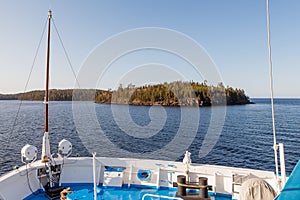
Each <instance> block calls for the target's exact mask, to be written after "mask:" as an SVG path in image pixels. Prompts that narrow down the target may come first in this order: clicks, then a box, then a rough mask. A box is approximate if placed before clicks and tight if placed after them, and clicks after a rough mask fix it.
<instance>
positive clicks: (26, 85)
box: [3, 20, 47, 152]
mask: <svg viewBox="0 0 300 200" xmlns="http://www.w3.org/2000/svg"><path fill="white" fill-rule="evenodd" d="M46 27H47V20H46V21H45V24H44V28H43V31H42V35H41V37H40V41H39V43H38V47H37V49H36V51H35V55H34V58H33V62H32V65H31V68H30V72H29V74H28V78H27V81H26V84H25V87H24V90H23V93H25V92H26V91H27V87H28V84H29V80H30V77H31V74H32V71H33V68H34V66H35V62H36V58H37V55H38V52H39V50H40V47H41V43H42V40H43V37H44V35H45V31H46ZM22 103H23V100H22V99H21V101H20V104H19V106H18V110H17V113H16V116H15V118H14V122H13V125H12V128H11V131H10V133H9V135H8V139H7V142H5V146H4V147H3V150H4V152H7V148H8V147H9V146H10V142H11V139H12V136H13V132H14V130H15V126H16V124H17V121H18V117H19V114H20V110H21V106H22Z"/></svg>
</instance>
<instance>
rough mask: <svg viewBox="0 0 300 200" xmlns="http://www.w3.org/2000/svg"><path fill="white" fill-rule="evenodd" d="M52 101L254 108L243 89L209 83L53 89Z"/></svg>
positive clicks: (29, 95)
mask: <svg viewBox="0 0 300 200" xmlns="http://www.w3.org/2000/svg"><path fill="white" fill-rule="evenodd" d="M44 95H45V91H43V90H36V91H30V92H26V93H19V94H7V95H1V94H0V100H29V101H43V100H44ZM49 100H50V101H74V100H75V101H94V102H95V103H106V104H127V105H136V106H153V105H157V106H170V107H178V106H187V107H189V106H196V107H197V106H198V107H207V106H212V105H245V104H253V103H254V102H251V101H250V98H249V97H248V96H247V95H246V94H245V92H244V90H243V89H238V88H236V89H234V88H232V87H229V86H227V87H224V85H223V83H219V84H218V85H217V86H212V85H207V84H206V82H204V83H198V82H182V81H175V82H172V83H163V84H156V85H144V86H141V87H135V86H134V85H132V84H129V85H128V86H126V87H123V86H122V85H120V86H119V87H118V89H116V90H114V91H112V90H95V89H76V90H72V89H64V90H57V89H52V90H50V92H49Z"/></svg>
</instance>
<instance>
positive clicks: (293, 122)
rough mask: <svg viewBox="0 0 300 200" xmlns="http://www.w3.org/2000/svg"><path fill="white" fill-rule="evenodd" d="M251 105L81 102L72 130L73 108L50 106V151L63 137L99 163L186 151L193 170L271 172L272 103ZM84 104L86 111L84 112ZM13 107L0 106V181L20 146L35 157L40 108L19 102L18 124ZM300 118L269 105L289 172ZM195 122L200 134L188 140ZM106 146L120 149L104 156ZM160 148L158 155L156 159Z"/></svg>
mask: <svg viewBox="0 0 300 200" xmlns="http://www.w3.org/2000/svg"><path fill="white" fill-rule="evenodd" d="M252 101H254V102H255V103H256V104H250V105H244V106H228V107H226V108H225V109H223V108H220V107H214V108H200V109H197V108H177V107H176V108H174V107H146V106H124V105H114V106H113V109H112V106H111V105H107V104H93V103H87V102H79V103H78V104H82V110H81V111H80V113H81V114H82V115H81V116H80V117H79V119H78V115H77V121H76V123H74V119H73V110H72V102H51V104H50V117H49V126H50V128H49V129H50V138H51V151H52V152H57V144H58V142H59V141H60V140H61V139H63V138H66V139H68V140H69V141H71V142H72V144H73V153H72V156H78V155H80V156H91V153H90V152H91V151H96V152H97V155H98V156H113V157H120V156H123V154H121V153H120V151H119V150H122V151H124V152H127V154H126V155H131V154H132V155H133V156H134V157H137V155H138V154H139V153H140V155H141V157H143V158H147V157H149V158H156V159H167V157H168V156H166V155H168V154H169V155H175V154H174V152H175V151H177V150H178V152H184V151H185V150H189V151H191V153H192V161H193V162H196V163H207V164H216V165H226V166H234V167H247V168H254V169H263V170H272V171H274V156H273V150H272V145H273V132H272V122H271V106H270V101H269V100H267V99H253V100H252ZM86 104H89V105H90V106H88V107H85V105H86ZM19 105H20V102H19V101H0V145H1V148H0V174H3V173H5V172H7V171H9V170H11V169H12V168H13V166H15V165H22V163H21V162H20V150H21V148H22V147H23V146H24V145H25V144H27V143H29V144H32V145H35V146H36V147H37V148H38V149H39V153H41V151H40V149H41V143H42V142H41V141H42V136H43V124H44V120H43V103H42V102H23V103H22V105H21V107H20V111H19V115H18V117H17V118H16V115H17V111H18V109H19ZM84 108H86V109H90V108H92V109H94V111H95V112H94V114H95V116H90V113H91V112H85V109H84ZM213 109H221V110H225V111H226V115H225V118H224V119H225V120H224V124H223V123H222V120H220V119H221V118H222V116H215V115H213V114H212V113H214V111H215V110H213ZM299 111H300V99H276V101H275V115H276V116H275V117H276V131H277V141H278V142H281V143H284V145H285V158H286V168H287V172H288V173H290V172H291V171H292V169H293V167H294V166H295V164H296V162H297V161H298V159H299V158H300V151H299V150H298V149H299V144H300V131H299V127H300V115H299ZM124 112H125V114H126V112H127V113H129V114H128V116H129V117H130V118H123V117H122V116H123V114H124ZM195 112H197V113H198V112H199V113H200V114H199V116H200V120H199V121H197V119H195V118H194V117H193V116H194V115H192V114H191V115H189V113H195ZM217 113H218V112H217ZM213 118H215V119H213ZM95 119H96V123H95ZM186 119H188V120H186ZM78 120H79V122H78ZM195 120H196V122H197V127H198V128H197V130H196V132H195V133H194V129H193V126H194V125H195ZM93 121H94V122H93ZM80 122H82V123H80ZM14 124H15V125H14ZM94 126H95V127H94ZM214 126H222V129H221V130H222V131H221V133H220V134H215V135H214V134H213V135H209V134H207V131H208V130H209V129H211V130H218V128H217V127H214ZM209 127H210V128H209ZM85 131H86V132H85ZM208 136H209V137H208ZM175 139H176V142H177V143H178V141H181V142H179V143H178V144H176V145H175V147H176V148H175V149H172V148H170V149H164V148H165V147H168V144H172V143H173V142H174V141H175ZM186 141H190V142H186ZM108 143H109V144H110V145H113V146H114V148H115V149H119V150H115V149H107V148H108V145H107V144H108ZM187 143H188V144H189V145H188V146H186V144H187ZM203 143H205V144H208V147H209V146H210V145H211V144H215V145H214V147H213V149H212V150H211V151H208V152H209V153H208V154H207V155H206V156H205V157H199V151H200V148H201V146H202V144H203ZM86 146H88V147H87V148H86ZM173 146H174V145H173ZM173 148H174V147H173ZM205 148H207V147H206V146H203V148H202V151H203V150H205ZM161 149H163V150H164V153H160V154H155V152H158V151H159V150H161ZM124 155H125V154H124ZM148 155H151V156H148ZM170 158H173V157H172V156H170ZM182 158H183V155H182V154H180V155H179V156H177V157H176V159H177V160H181V159H182Z"/></svg>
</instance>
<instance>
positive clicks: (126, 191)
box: [25, 185, 232, 200]
mask: <svg viewBox="0 0 300 200" xmlns="http://www.w3.org/2000/svg"><path fill="white" fill-rule="evenodd" d="M71 188H72V191H75V192H74V193H73V194H72V195H70V196H68V197H69V198H70V199H76V200H81V199H82V200H83V199H91V200H93V199H94V198H93V188H92V186H91V185H85V186H84V185H73V186H71ZM175 193H176V190H174V189H167V188H164V189H159V190H157V189H141V188H134V187H130V188H122V189H117V188H98V194H97V199H99V200H139V199H142V197H143V195H144V194H158V195H163V196H170V197H175ZM211 197H212V198H211V199H212V200H231V199H232V198H231V197H230V196H217V197H216V196H213V195H212V196H211ZM25 199H26V200H37V199H40V200H49V198H48V197H47V196H46V195H45V193H43V192H41V193H38V194H35V195H31V196H29V197H27V198H25ZM157 199H159V198H156V197H146V198H145V200H157ZM162 199H163V198H162Z"/></svg>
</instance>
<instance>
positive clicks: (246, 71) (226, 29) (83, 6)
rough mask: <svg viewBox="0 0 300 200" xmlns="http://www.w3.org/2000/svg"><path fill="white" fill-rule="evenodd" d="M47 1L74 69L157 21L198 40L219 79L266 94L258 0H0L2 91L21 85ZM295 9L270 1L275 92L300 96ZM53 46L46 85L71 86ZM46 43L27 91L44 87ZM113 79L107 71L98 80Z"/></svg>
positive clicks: (299, 23) (299, 17) (292, 3)
mask: <svg viewBox="0 0 300 200" xmlns="http://www.w3.org/2000/svg"><path fill="white" fill-rule="evenodd" d="M49 7H51V9H52V11H53V18H54V21H55V24H56V25H57V27H58V29H59V32H60V35H61V37H62V39H63V41H64V45H65V47H66V49H67V51H68V54H69V57H70V59H71V62H72V64H73V67H74V70H75V71H76V73H77V72H79V70H80V67H81V65H82V64H83V62H84V60H85V59H86V58H87V56H88V55H89V53H90V52H91V51H92V50H93V49H94V48H95V47H96V46H97V45H99V43H101V42H103V41H104V40H105V39H107V38H109V37H111V36H112V35H115V34H118V33H120V32H122V31H126V30H129V29H133V28H141V27H162V28H168V29H173V30H176V31H179V32H182V33H184V34H186V35H188V36H189V37H191V38H193V39H194V40H196V41H197V42H198V43H199V44H200V45H202V46H203V47H204V48H205V49H206V51H207V52H208V54H209V55H210V56H211V58H212V59H213V61H214V62H215V64H216V65H217V67H218V69H219V72H220V74H221V76H222V79H223V81H224V84H225V85H229V86H232V87H234V88H235V87H237V88H243V89H244V90H245V91H246V93H247V94H248V95H249V96H250V97H269V93H270V92H269V68H268V57H267V25H266V11H265V10H266V8H265V1H264V0H247V1H246V0H226V1H224V0H209V1H208V0H193V1H192V0H187V1H178V0H177V1H176V0H151V1H150V0H148V1H143V0H135V1H134V0H129V1H121V0H119V1H115V0H110V1H100V0H99V1H96V0H94V1H92V0H91V1H79V0H76V1H71V0H64V1H61V0H54V1H41V0H32V1H21V0H19V1H16V0H9V1H1V3H0V36H1V37H0V93H15V92H22V91H23V89H24V86H25V83H26V80H27V77H28V73H29V71H30V68H31V64H32V61H33V58H34V54H35V50H36V48H37V44H38V42H39V38H40V35H41V32H42V28H43V26H44V23H45V20H46V18H47V11H48V9H49ZM299 10H300V1H299V0H289V1H284V0H270V11H271V31H272V32H271V33H272V48H273V62H274V63H273V64H274V65H273V67H274V89H275V97H300V90H299V87H300V78H299V75H300V12H299ZM55 39H56V40H57V37H56V36H55V35H54V38H53V40H55ZM56 46H58V45H56V44H53V45H52V49H53V51H54V52H52V55H53V61H52V63H51V85H52V86H51V87H52V88H73V87H74V77H73V75H72V72H71V70H70V68H69V67H68V64H67V61H66V59H65V58H64V56H63V53H62V52H63V51H62V49H61V48H60V47H59V46H58V47H57V48H56ZM44 48H45V42H43V45H42V47H41V51H40V53H39V56H38V60H37V65H36V66H35V68H34V71H33V73H32V78H31V80H30V82H29V85H28V89H27V90H34V89H43V86H44V65H45V64H44V56H45V50H44ZM55 49H57V50H55ZM169 57H170V56H169ZM150 58H151V56H150V57H147V59H148V60H147V63H149V62H151V59H150ZM166 58H168V56H166ZM166 58H164V59H166ZM170 59H171V58H170ZM178 63H180V62H178ZM138 64H140V63H138ZM116 70H117V69H116ZM112 74H113V72H112ZM165 77H166V80H167V81H169V79H170V77H168V75H165ZM109 80H111V81H112V82H111V83H110V82H109ZM195 81H202V80H195ZM148 82H149V81H148ZM150 82H151V81H150ZM114 84H115V82H113V77H112V78H111V79H107V81H106V82H105V84H104V85H102V87H110V88H113V87H114ZM100 85H101V84H100Z"/></svg>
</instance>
